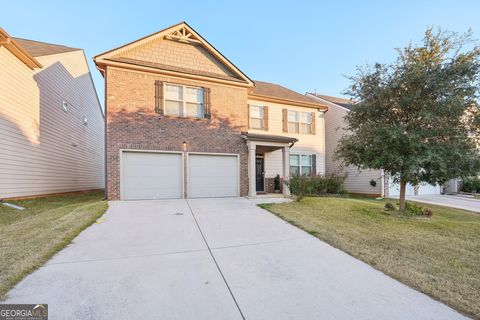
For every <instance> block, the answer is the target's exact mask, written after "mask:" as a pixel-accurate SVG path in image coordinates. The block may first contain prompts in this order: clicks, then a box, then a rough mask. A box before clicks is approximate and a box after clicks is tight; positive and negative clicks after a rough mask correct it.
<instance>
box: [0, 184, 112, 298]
mask: <svg viewBox="0 0 480 320" xmlns="http://www.w3.org/2000/svg"><path fill="white" fill-rule="evenodd" d="M8 202H10V203H14V204H17V205H20V206H23V207H25V208H26V209H25V210H23V211H17V210H15V209H12V208H8V207H5V206H3V205H0V270H1V272H0V299H4V298H5V297H6V293H7V292H8V290H10V289H11V288H12V287H13V286H14V285H15V284H16V283H18V282H19V281H20V280H22V279H23V278H24V277H25V276H26V275H28V274H29V273H31V272H32V271H34V270H35V269H37V268H38V267H40V266H42V265H43V264H44V263H45V262H46V261H47V260H48V259H50V258H51V257H52V256H53V255H54V254H55V253H56V252H58V251H60V250H61V249H63V248H64V247H65V246H66V245H68V244H69V243H70V242H71V241H72V240H73V238H75V237H76V236H77V235H78V234H79V233H80V232H81V231H82V230H84V229H85V228H86V227H88V226H89V225H91V224H92V223H94V222H95V221H96V220H97V219H98V218H99V217H100V216H101V215H102V214H103V213H104V212H105V210H106V209H107V202H106V201H103V193H102V192H89V193H83V194H72V195H65V196H55V197H47V198H35V199H28V200H18V201H8Z"/></svg>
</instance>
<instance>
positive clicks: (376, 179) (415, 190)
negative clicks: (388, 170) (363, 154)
mask: <svg viewBox="0 0 480 320" xmlns="http://www.w3.org/2000/svg"><path fill="white" fill-rule="evenodd" d="M306 95H307V96H308V97H310V98H312V99H316V100H317V101H318V102H319V103H325V104H326V105H327V106H328V108H329V109H328V112H327V113H326V114H325V135H326V139H325V140H326V148H325V150H326V151H325V163H326V173H327V174H340V175H342V174H347V178H346V180H345V187H346V189H347V190H348V191H349V192H352V193H363V194H369V195H375V196H387V197H388V196H398V195H400V185H399V184H398V183H393V180H392V179H390V178H389V177H388V175H386V174H384V171H383V170H358V169H357V168H356V167H354V166H348V167H344V166H342V165H341V164H340V162H339V161H335V160H334V159H333V157H334V153H335V150H336V148H337V144H338V141H339V140H340V138H341V137H342V135H343V134H345V133H346V131H345V130H344V127H345V122H344V117H345V115H346V114H347V113H348V112H350V111H351V109H352V107H353V104H352V102H351V101H350V100H347V99H342V98H337V97H331V96H326V95H320V94H316V93H307V94H306ZM440 193H441V187H440V186H439V185H435V186H433V185H430V184H426V183H422V184H420V185H419V186H417V187H414V186H413V185H411V184H407V188H406V195H407V196H413V195H427V194H440Z"/></svg>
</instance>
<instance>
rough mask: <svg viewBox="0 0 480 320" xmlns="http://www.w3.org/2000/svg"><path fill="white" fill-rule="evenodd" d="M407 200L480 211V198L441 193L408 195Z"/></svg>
mask: <svg viewBox="0 0 480 320" xmlns="http://www.w3.org/2000/svg"><path fill="white" fill-rule="evenodd" d="M406 198H407V200H412V201H418V202H423V203H429V204H438V205H439V206H445V207H451V208H458V209H465V210H470V211H474V212H480V200H478V199H473V198H467V197H463V196H451V195H443V194H435V195H423V196H409V197H406Z"/></svg>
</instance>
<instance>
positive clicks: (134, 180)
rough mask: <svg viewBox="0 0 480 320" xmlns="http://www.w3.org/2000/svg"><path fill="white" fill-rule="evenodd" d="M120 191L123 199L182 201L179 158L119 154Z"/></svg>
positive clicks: (160, 155) (157, 155)
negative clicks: (120, 158) (120, 155)
mask: <svg viewBox="0 0 480 320" xmlns="http://www.w3.org/2000/svg"><path fill="white" fill-rule="evenodd" d="M121 192H122V199H123V200H142V199H169V198H182V195H183V163H182V155H181V154H178V153H153V152H123V158H122V190H121Z"/></svg>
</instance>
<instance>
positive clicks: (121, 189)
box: [119, 149, 185, 200]
mask: <svg viewBox="0 0 480 320" xmlns="http://www.w3.org/2000/svg"><path fill="white" fill-rule="evenodd" d="M133 152H135V153H157V154H178V155H180V156H181V157H182V163H181V170H182V176H181V178H182V197H181V198H184V197H185V168H184V165H183V164H184V163H185V153H184V152H182V151H161V150H139V149H120V150H119V159H120V160H119V170H120V199H121V200H124V199H125V194H124V193H125V190H124V186H125V181H124V179H125V173H124V170H125V168H124V163H123V162H124V160H123V154H124V153H133Z"/></svg>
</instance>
